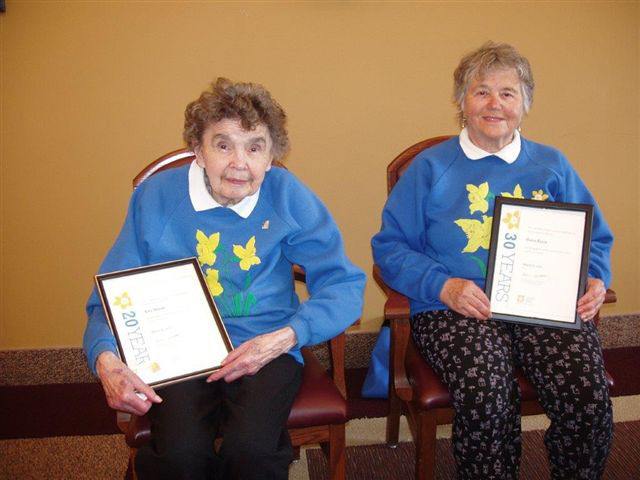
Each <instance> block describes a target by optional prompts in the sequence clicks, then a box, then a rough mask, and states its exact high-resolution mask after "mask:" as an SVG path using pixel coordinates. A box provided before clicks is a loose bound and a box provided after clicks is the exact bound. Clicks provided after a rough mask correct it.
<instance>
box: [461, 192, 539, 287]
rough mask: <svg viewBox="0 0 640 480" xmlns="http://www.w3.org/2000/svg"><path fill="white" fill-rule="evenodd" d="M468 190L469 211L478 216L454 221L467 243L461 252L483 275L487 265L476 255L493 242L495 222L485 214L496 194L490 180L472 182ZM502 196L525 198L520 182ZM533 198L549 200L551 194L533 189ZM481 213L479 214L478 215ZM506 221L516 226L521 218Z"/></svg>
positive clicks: (502, 193) (509, 224) (511, 218)
mask: <svg viewBox="0 0 640 480" xmlns="http://www.w3.org/2000/svg"><path fill="white" fill-rule="evenodd" d="M465 188H466V190H467V198H468V200H469V213H470V214H471V215H474V214H476V218H458V219H457V220H454V223H455V224H456V225H457V226H458V227H460V229H461V230H462V233H464V235H465V237H466V239H467V244H466V245H465V246H464V248H463V249H462V251H461V253H464V254H466V255H468V257H469V259H471V260H472V261H473V262H474V263H475V264H476V265H478V268H480V271H481V272H482V275H483V276H484V275H486V274H487V265H486V263H485V261H484V259H483V258H481V257H479V256H477V255H474V254H475V253H476V252H478V250H480V249H484V250H488V249H489V245H490V242H491V226H492V224H493V217H489V216H487V215H485V214H486V213H487V212H488V211H489V202H491V201H492V200H493V199H495V197H496V196H495V194H494V193H493V192H491V188H490V186H489V182H483V183H480V184H479V185H473V184H471V183H469V184H467V185H466V186H465ZM500 195H501V196H503V197H508V198H524V196H523V194H522V187H521V186H520V184H519V183H518V184H516V185H515V186H514V187H513V192H501V193H500ZM531 198H532V199H533V200H547V199H548V198H549V195H548V194H546V193H545V192H544V190H542V189H540V190H533V191H532V192H531ZM477 213H479V215H477ZM504 221H505V222H506V223H507V225H508V226H509V228H511V227H512V226H516V225H517V224H518V223H519V221H520V219H519V218H515V217H509V219H508V220H507V219H506V218H505V219H504Z"/></svg>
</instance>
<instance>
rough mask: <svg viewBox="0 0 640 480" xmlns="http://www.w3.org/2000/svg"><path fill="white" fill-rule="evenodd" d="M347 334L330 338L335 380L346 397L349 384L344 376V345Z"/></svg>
mask: <svg viewBox="0 0 640 480" xmlns="http://www.w3.org/2000/svg"><path fill="white" fill-rule="evenodd" d="M345 340H346V336H345V334H344V332H343V333H341V334H340V335H338V336H336V337H333V338H332V339H331V340H329V359H330V361H331V374H332V376H333V382H334V383H335V384H336V387H337V388H338V390H339V391H340V393H341V394H342V396H343V397H344V398H347V384H346V382H345V376H344V346H345Z"/></svg>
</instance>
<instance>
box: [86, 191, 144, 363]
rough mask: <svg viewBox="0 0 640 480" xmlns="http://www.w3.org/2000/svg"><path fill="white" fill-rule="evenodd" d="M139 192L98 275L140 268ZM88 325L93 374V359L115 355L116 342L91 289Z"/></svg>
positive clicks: (100, 303) (94, 361)
mask: <svg viewBox="0 0 640 480" xmlns="http://www.w3.org/2000/svg"><path fill="white" fill-rule="evenodd" d="M138 194H139V190H136V191H135V192H134V194H133V196H132V198H131V201H130V203H129V209H128V211H127V216H126V219H125V222H124V225H123V226H122V229H121V231H120V234H119V235H118V238H117V239H116V242H115V243H114V245H113V247H111V250H110V251H109V253H108V254H107V256H106V258H105V259H104V261H103V262H102V265H101V266H100V273H105V272H111V271H115V270H122V269H125V268H134V267H139V266H141V265H142V264H143V263H142V258H141V249H140V246H139V242H138V235H137V232H136V214H135V210H136V205H137V199H138ZM86 312H87V326H86V328H85V331H84V339H83V348H84V352H85V354H86V356H87V361H88V364H89V368H90V369H91V371H92V372H93V373H94V375H95V374H96V369H95V365H96V359H97V358H98V356H99V355H100V354H101V353H102V352H105V351H110V352H113V353H115V354H116V355H117V354H118V353H117V347H116V340H115V337H114V336H113V333H112V332H111V329H110V328H109V324H108V323H107V318H106V316H105V313H104V309H103V307H102V302H101V301H100V295H99V294H98V291H97V289H96V288H95V287H94V288H93V291H92V292H91V295H90V296H89V300H88V301H87V305H86Z"/></svg>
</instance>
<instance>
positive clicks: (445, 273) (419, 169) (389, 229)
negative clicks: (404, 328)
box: [371, 157, 451, 302]
mask: <svg viewBox="0 0 640 480" xmlns="http://www.w3.org/2000/svg"><path fill="white" fill-rule="evenodd" d="M431 180H432V179H431V171H430V169H429V167H428V165H427V162H426V161H421V159H420V158H419V157H418V158H416V159H415V160H414V161H413V162H412V163H411V165H410V166H409V168H408V169H407V170H406V172H405V173H404V174H403V175H402V176H401V177H400V180H399V181H398V183H397V184H396V185H395V187H394V189H393V190H392V191H391V193H390V194H389V198H388V200H387V203H386V205H385V207H384V209H383V211H382V228H381V229H380V232H379V233H377V234H376V235H375V236H374V237H373V239H372V240H371V247H372V249H373V259H374V262H375V263H376V264H377V265H378V266H379V267H380V271H381V273H382V277H383V278H384V281H385V282H386V283H387V285H389V286H390V287H391V288H392V289H394V290H396V291H398V292H400V293H402V294H403V295H406V296H408V297H409V298H412V299H414V300H418V301H423V302H424V301H428V300H436V301H437V300H438V299H439V297H440V291H441V290H442V287H443V285H444V283H445V282H446V281H447V280H448V279H449V278H450V277H451V275H450V272H449V270H448V269H447V268H446V267H445V266H444V265H443V264H442V263H440V262H438V261H436V260H435V259H434V258H433V257H432V256H430V255H429V254H428V253H427V252H428V241H427V238H426V229H427V222H428V217H427V214H426V209H427V207H428V199H429V193H430V185H431Z"/></svg>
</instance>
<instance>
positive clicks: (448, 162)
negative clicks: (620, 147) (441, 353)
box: [371, 137, 613, 315]
mask: <svg viewBox="0 0 640 480" xmlns="http://www.w3.org/2000/svg"><path fill="white" fill-rule="evenodd" d="M499 195H502V196H511V197H519V198H528V199H531V198H533V199H537V200H547V201H553V202H571V203H587V204H591V205H594V206H595V208H594V218H593V230H592V239H591V255H590V262H589V276H591V277H594V278H599V279H601V280H602V281H603V282H604V283H605V285H606V286H609V283H610V281H611V272H610V268H609V256H610V251H611V245H612V243H613V235H612V233H611V230H610V229H609V227H608V225H607V224H606V222H605V220H604V218H603V216H602V212H601V211H600V209H599V208H598V206H597V204H596V201H595V200H594V198H593V196H592V195H591V193H589V191H588V190H587V188H586V186H585V185H584V183H583V182H582V180H580V177H578V174H577V173H576V172H575V170H574V169H573V168H572V167H571V165H570V164H569V162H568V161H567V159H566V158H565V157H564V156H563V155H562V154H561V153H560V152H559V151H558V150H556V149H554V148H551V147H548V146H545V145H541V144H538V143H534V142H531V141H528V140H525V139H524V138H522V147H521V150H520V154H519V155H518V158H517V159H516V161H515V162H513V163H512V164H508V163H506V162H505V161H503V160H501V159H500V158H498V157H496V156H490V157H486V158H483V159H481V160H471V159H469V158H467V156H466V155H465V154H464V152H463V150H462V148H461V147H460V143H459V139H458V137H452V138H451V139H449V140H447V141H445V142H443V143H441V144H438V145H436V146H434V147H432V148H428V149H426V150H424V151H422V152H421V153H419V154H418V155H417V156H416V157H415V159H414V161H413V162H412V163H411V165H410V166H409V167H408V168H407V170H406V171H405V173H404V174H403V175H402V176H401V177H400V180H399V181H398V183H397V184H396V186H395V188H394V189H393V191H392V192H391V194H390V195H389V198H388V200H387V203H386V205H385V207H384V210H383V212H382V228H381V230H380V232H379V233H378V234H376V235H375V236H374V237H373V239H372V241H371V245H372V247H373V257H374V260H375V263H376V264H378V265H379V266H380V270H381V272H382V276H383V278H384V280H385V282H386V283H387V284H388V285H389V286H390V287H391V288H393V289H394V290H396V291H398V292H400V293H402V294H404V295H406V296H407V297H409V303H410V306H411V314H412V315H415V314H416V313H420V312H424V311H427V310H444V309H447V308H448V307H447V306H446V305H444V304H443V303H442V302H441V301H440V300H439V296H440V291H441V290H442V287H443V285H444V283H445V282H446V281H447V280H448V279H449V278H453V277H459V278H466V279H469V280H472V281H473V282H475V283H476V284H477V285H478V286H479V287H480V288H482V289H484V281H485V275H486V266H487V260H488V248H489V240H490V235H491V221H492V212H493V204H494V198H495V197H496V196H499Z"/></svg>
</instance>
